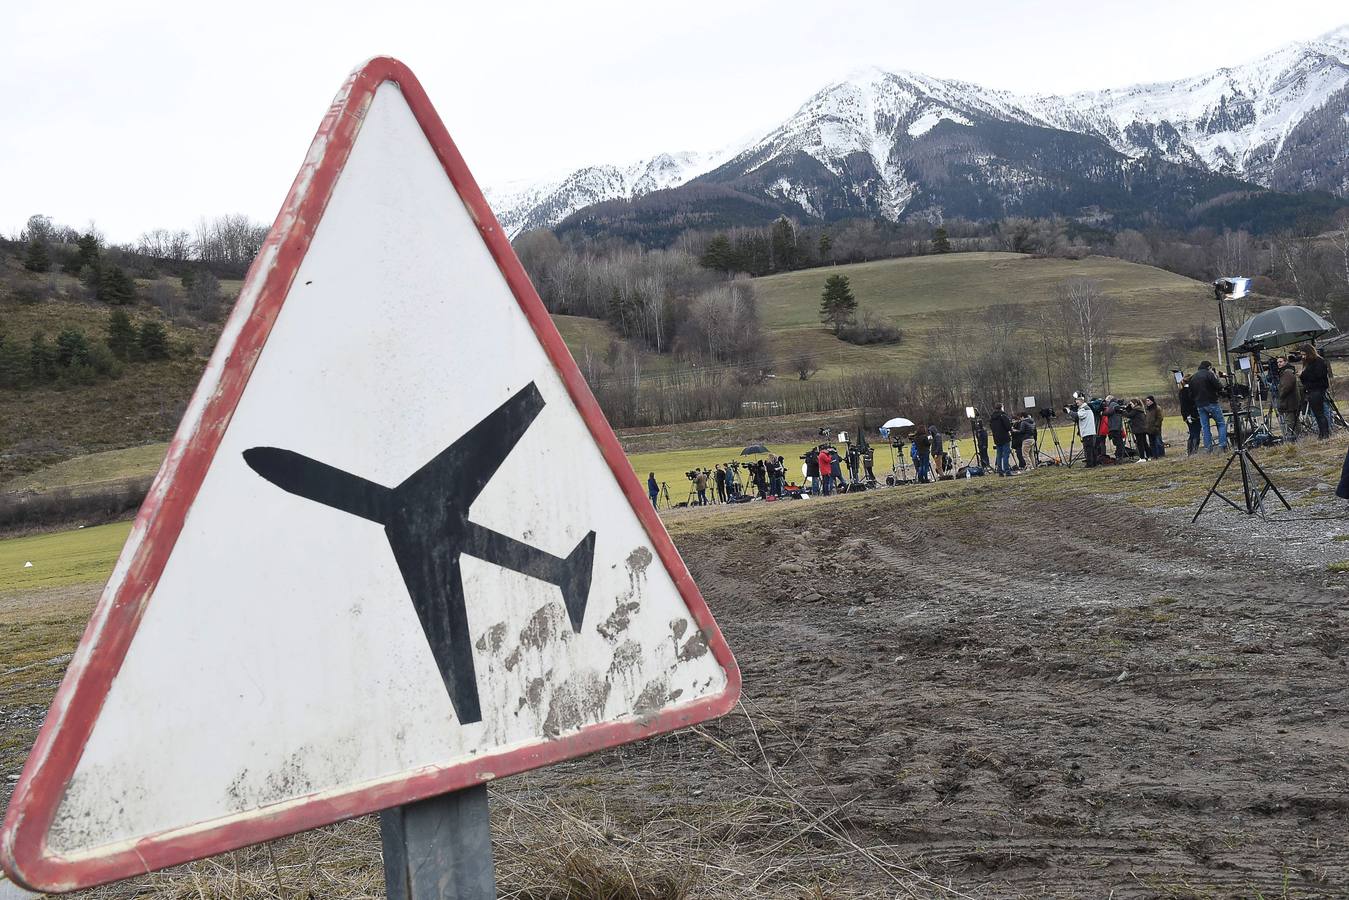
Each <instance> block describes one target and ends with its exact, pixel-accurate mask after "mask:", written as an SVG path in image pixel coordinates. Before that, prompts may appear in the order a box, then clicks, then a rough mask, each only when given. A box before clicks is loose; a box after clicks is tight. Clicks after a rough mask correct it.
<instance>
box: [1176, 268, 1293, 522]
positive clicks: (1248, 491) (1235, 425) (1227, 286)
mask: <svg viewBox="0 0 1349 900" xmlns="http://www.w3.org/2000/svg"><path fill="white" fill-rule="evenodd" d="M1236 288H1237V285H1236V284H1235V283H1234V281H1233V279H1229V278H1219V279H1218V280H1217V281H1215V282H1213V299H1214V300H1216V301H1217V302H1218V326H1219V328H1220V329H1221V331H1222V342H1223V344H1222V359H1223V361H1224V362H1225V363H1226V364H1227V369H1228V371H1229V372H1230V371H1231V368H1232V364H1231V363H1232V361H1231V358H1230V357H1229V355H1228V352H1227V314H1226V311H1225V310H1224V308H1223V297H1225V296H1232V297H1233V298H1234V299H1240V298H1241V297H1244V296H1245V295H1246V292H1245V288H1244V285H1243V288H1242V290H1241V292H1240V293H1236ZM1231 380H1235V379H1231ZM1227 403H1228V406H1229V408H1230V409H1231V411H1232V432H1233V434H1232V453H1231V455H1229V456H1228V457H1227V463H1226V464H1225V465H1224V466H1223V470H1222V471H1221V472H1219V473H1218V477H1217V478H1216V479H1215V480H1214V482H1213V487H1211V488H1209V489H1208V493H1207V494H1205V495H1204V500H1203V502H1201V503H1200V504H1199V508H1198V509H1197V510H1195V512H1194V518H1192V519H1190V524H1191V525H1193V524H1194V523H1195V522H1197V521H1199V516H1200V515H1202V514H1203V512H1204V507H1206V506H1208V502H1209V500H1211V499H1212V498H1214V497H1217V498H1218V499H1219V500H1222V501H1223V502H1224V503H1226V504H1227V505H1228V506H1230V507H1232V508H1233V509H1235V510H1237V511H1238V512H1241V511H1242V509H1243V507H1241V506H1238V505H1237V504H1236V503H1235V502H1233V501H1232V499H1231V498H1229V497H1228V496H1227V495H1225V494H1223V493H1222V492H1221V491H1219V490H1218V485H1220V484H1222V481H1223V479H1224V478H1225V477H1227V472H1228V470H1229V469H1231V468H1232V463H1233V462H1238V461H1239V462H1240V468H1241V494H1242V500H1244V501H1245V507H1244V509H1245V513H1246V515H1248V516H1253V515H1255V514H1256V512H1257V511H1259V510H1260V509H1261V507H1263V506H1264V502H1265V495H1266V494H1268V493H1269V492H1270V491H1273V492H1274V496H1276V497H1278V498H1279V502H1280V503H1282V504H1283V507H1284V509H1287V510H1289V511H1291V510H1292V507H1291V506H1289V505H1288V501H1287V500H1285V499H1284V496H1283V494H1281V493H1279V489H1278V488H1277V487H1275V485H1274V482H1273V481H1272V480H1271V479H1270V477H1269V475H1268V474H1266V473H1265V470H1264V469H1262V468H1260V464H1259V463H1258V462H1256V461H1255V458H1254V457H1252V456H1251V451H1250V449H1249V448H1248V447H1247V446H1246V436H1245V434H1244V433H1243V432H1242V429H1241V416H1240V415H1239V414H1238V411H1237V397H1236V391H1233V390H1231V389H1230V388H1229V389H1228V394H1227ZM1252 468H1254V469H1255V471H1256V472H1257V473H1259V475H1260V480H1261V481H1263V482H1264V484H1263V485H1260V486H1258V487H1257V486H1256V479H1255V476H1254V475H1253V474H1252V472H1251V469H1252Z"/></svg>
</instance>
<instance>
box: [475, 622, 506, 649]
mask: <svg viewBox="0 0 1349 900" xmlns="http://www.w3.org/2000/svg"><path fill="white" fill-rule="evenodd" d="M505 640H506V623H505V622H498V623H496V624H495V625H493V626H492V627H491V628H489V629H487V631H485V632H484V633H483V635H482V637H480V638H478V640H477V641H476V642H474V644H473V646H474V647H477V648H478V649H479V650H480V651H482V652H483V653H488V652H491V653H496V652H497V651H498V650H500V649H501V645H502V643H503V642H504V641H505Z"/></svg>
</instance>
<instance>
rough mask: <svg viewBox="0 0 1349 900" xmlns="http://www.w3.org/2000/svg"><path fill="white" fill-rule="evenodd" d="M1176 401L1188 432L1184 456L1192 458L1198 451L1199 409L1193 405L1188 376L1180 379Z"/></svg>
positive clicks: (1191, 389) (1192, 393)
mask: <svg viewBox="0 0 1349 900" xmlns="http://www.w3.org/2000/svg"><path fill="white" fill-rule="evenodd" d="M1176 400H1177V402H1178V403H1179V404H1180V417H1181V418H1182V419H1184V420H1185V427H1186V428H1187V429H1189V432H1190V434H1189V437H1188V438H1187V439H1186V441H1185V455H1186V456H1194V454H1195V452H1196V451H1198V450H1199V409H1198V408H1197V407H1196V406H1195V405H1194V389H1193V388H1192V387H1190V376H1189V375H1183V376H1182V377H1181V379H1180V390H1178V391H1176Z"/></svg>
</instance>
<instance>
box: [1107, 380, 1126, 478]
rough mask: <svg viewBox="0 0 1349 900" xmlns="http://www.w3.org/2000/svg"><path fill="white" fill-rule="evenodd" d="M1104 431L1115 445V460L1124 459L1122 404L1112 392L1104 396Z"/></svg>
mask: <svg viewBox="0 0 1349 900" xmlns="http://www.w3.org/2000/svg"><path fill="white" fill-rule="evenodd" d="M1104 412H1105V433H1106V436H1108V437H1109V438H1110V443H1112V444H1114V445H1115V462H1120V461H1122V460H1123V459H1124V405H1123V404H1122V403H1120V402H1119V401H1118V400H1116V399H1115V396H1114V395H1113V394H1107V395H1106V398H1105V407H1104Z"/></svg>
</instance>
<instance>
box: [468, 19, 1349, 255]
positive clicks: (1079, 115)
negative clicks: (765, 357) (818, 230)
mask: <svg viewBox="0 0 1349 900" xmlns="http://www.w3.org/2000/svg"><path fill="white" fill-rule="evenodd" d="M1243 182H1244V184H1243ZM694 184H701V185H708V186H711V185H715V186H718V187H719V190H718V191H709V190H702V191H685V194H686V195H687V197H686V201H687V203H688V204H692V205H695V206H696V205H698V204H700V203H701V204H703V205H704V206H706V205H707V204H709V203H714V204H721V205H722V206H723V207H724V205H725V203H726V201H727V196H728V195H727V193H726V192H727V191H728V190H729V191H731V192H733V193H735V194H736V196H738V197H740V198H741V199H744V200H747V201H750V202H752V203H753V204H756V207H755V208H756V209H757V208H759V207H761V206H763V205H764V202H765V201H767V203H768V204H769V205H770V206H773V207H774V208H775V209H778V210H781V211H782V212H786V213H789V214H791V215H795V216H800V217H804V218H813V219H824V220H830V219H837V218H842V217H846V216H855V215H859V214H869V215H879V216H883V217H885V218H888V219H892V220H898V219H899V218H901V217H912V216H922V217H926V218H931V219H940V218H942V217H943V216H955V215H959V216H966V217H971V218H988V217H996V216H1000V215H1008V214H1027V215H1042V214H1047V213H1051V212H1053V213H1060V214H1065V215H1079V214H1081V213H1083V212H1084V211H1085V212H1086V213H1087V214H1089V215H1096V216H1104V217H1106V218H1111V217H1120V216H1122V217H1123V218H1128V217H1129V216H1130V215H1140V216H1141V215H1144V214H1145V213H1147V212H1148V211H1149V210H1151V209H1152V208H1153V207H1154V206H1157V205H1158V204H1161V207H1160V208H1159V209H1157V210H1155V211H1156V212H1158V213H1160V214H1165V213H1166V211H1167V210H1168V209H1170V210H1171V211H1172V212H1179V211H1181V210H1183V209H1186V208H1191V207H1193V206H1194V205H1195V204H1202V203H1205V202H1207V201H1208V200H1210V199H1211V198H1213V197H1216V196H1223V195H1227V194H1231V193H1233V192H1237V191H1240V190H1242V189H1247V190H1249V188H1250V185H1251V184H1255V185H1260V186H1263V187H1268V188H1274V189H1276V190H1281V191H1305V190H1311V189H1321V190H1326V191H1329V192H1331V193H1333V194H1337V195H1338V196H1341V197H1349V26H1344V27H1341V28H1339V29H1336V30H1335V31H1332V32H1330V33H1328V34H1325V35H1322V36H1321V37H1319V38H1317V39H1315V40H1311V41H1302V42H1297V43H1293V44H1289V45H1287V46H1285V47H1282V48H1280V49H1278V50H1275V51H1274V52H1272V53H1269V54H1267V55H1265V56H1263V57H1261V58H1260V59H1257V60H1255V61H1253V62H1249V63H1244V64H1241V65H1236V66H1232V67H1226V68H1222V69H1218V70H1216V71H1213V72H1210V73H1208V74H1205V75H1201V76H1196V77H1193V78H1187V79H1182V80H1179V81H1172V82H1163V83H1156V84H1145V85H1136V86H1133V87H1128V88H1120V89H1111V90H1101V91H1087V92H1080V93H1076V94H1070V95H1067V96H1054V95H1020V94H1014V93H1011V92H1007V91H1000V90H996V89H991V88H985V87H982V86H979V85H974V84H969V83H965V82H961V81H955V80H951V79H940V78H933V77H931V76H927V75H922V74H919V73H915V72H889V71H883V70H880V69H874V68H873V69H867V70H863V71H860V72H857V73H854V74H853V75H851V76H850V77H848V78H846V79H843V80H841V81H838V82H835V83H833V84H830V85H828V86H827V87H825V88H824V89H823V90H821V91H820V92H818V93H817V94H815V95H814V96H813V97H811V98H810V99H809V100H807V101H806V102H805V104H803V105H802V106H801V108H800V109H798V110H797V112H796V113H795V114H794V115H792V116H791V117H790V118H789V119H787V120H786V121H785V122H783V123H782V124H780V125H779V126H777V127H776V128H774V129H773V130H771V131H770V132H768V133H767V134H765V135H763V136H762V137H761V138H759V139H757V140H754V141H751V142H749V143H748V144H747V145H744V146H742V147H739V148H735V149H733V150H732V151H730V152H722V153H714V154H695V153H679V154H664V153H663V154H659V155H657V156H655V157H652V158H651V159H649V160H642V161H639V162H637V163H633V164H631V165H628V166H622V167H619V166H594V167H590V168H586V169H581V170H578V171H576V172H573V173H571V174H570V175H568V176H566V177H565V178H561V179H553V180H547V181H544V182H534V183H524V184H518V185H513V186H505V185H503V186H502V187H501V188H499V189H497V190H492V191H489V199H490V200H491V201H492V204H493V208H494V209H495V210H496V212H497V215H498V217H499V218H500V219H501V222H502V225H503V226H504V227H505V228H506V229H507V230H508V231H509V232H510V233H511V234H512V235H514V234H516V233H518V232H520V231H522V230H525V229H528V228H537V227H542V226H553V225H557V224H558V223H560V222H562V221H563V220H564V219H566V218H567V217H568V216H572V215H573V214H575V213H577V212H578V211H580V210H583V209H586V208H587V207H590V206H592V205H594V204H606V202H607V201H613V200H633V199H637V198H642V197H645V196H647V195H650V194H652V193H653V192H656V191H662V190H664V189H667V188H677V187H681V186H685V185H688V186H692V185H694ZM674 193H675V194H678V193H679V192H678V191H676V192H674ZM653 202H654V198H653ZM681 202H684V201H680V200H678V199H671V198H668V197H662V199H661V201H660V204H659V205H660V207H661V209H663V210H666V211H668V209H669V208H671V204H672V203H673V204H676V205H677V204H679V203H681ZM607 206H612V204H607ZM633 206H634V208H639V207H640V206H641V204H634V205H633ZM680 208H681V210H682V209H683V207H682V206H681V207H680ZM765 208H767V207H765ZM638 211H639V212H640V209H639V210H638ZM624 214H625V215H628V216H631V215H632V210H631V209H629V210H625V213H624ZM714 218H715V217H714Z"/></svg>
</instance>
